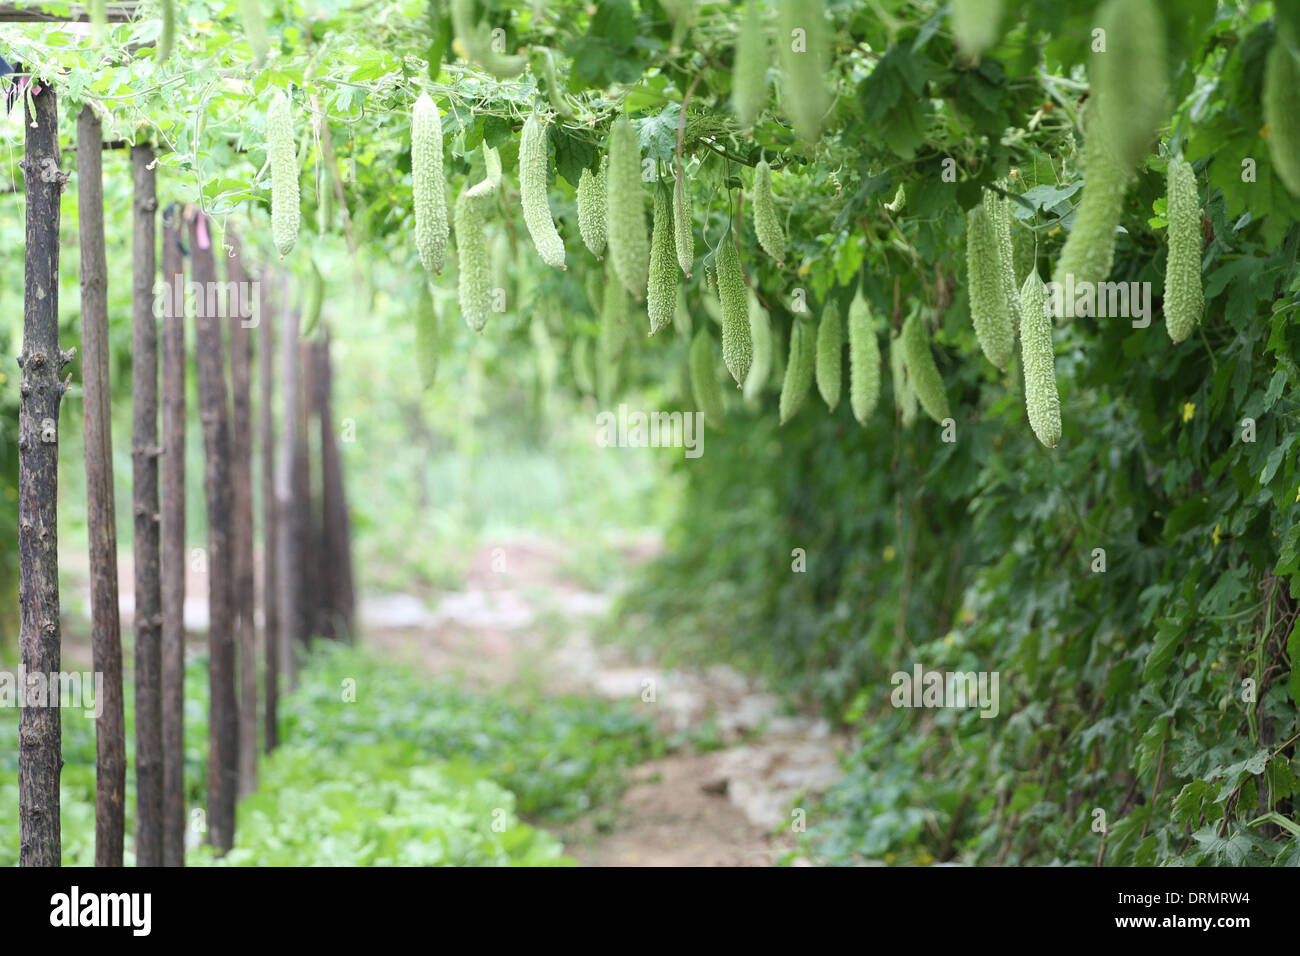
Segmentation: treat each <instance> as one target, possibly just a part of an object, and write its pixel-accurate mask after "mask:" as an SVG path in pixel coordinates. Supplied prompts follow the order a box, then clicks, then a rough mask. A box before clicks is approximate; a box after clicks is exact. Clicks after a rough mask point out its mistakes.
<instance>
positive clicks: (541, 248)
mask: <svg viewBox="0 0 1300 956" xmlns="http://www.w3.org/2000/svg"><path fill="white" fill-rule="evenodd" d="M546 160H547V157H546V130H544V129H543V128H542V124H541V121H539V120H538V119H537V117H536V115H533V116H530V117H528V119H527V120H525V121H524V129H523V132H522V133H521V134H520V137H519V199H520V202H521V204H522V205H523V207H524V224H525V225H526V226H527V227H528V234H529V235H530V236H532V237H533V245H535V246H536V247H537V254H538V255H539V256H541V257H542V261H543V262H545V263H546V264H547V265H548V266H551V267H552V268H555V269H563V268H566V267H565V265H564V240H563V239H561V238H560V234H559V233H558V232H557V231H556V229H555V220H554V219H552V218H551V207H550V205H549V203H548V202H547V198H546V172H547V161H546Z"/></svg>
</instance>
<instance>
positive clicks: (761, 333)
mask: <svg viewBox="0 0 1300 956" xmlns="http://www.w3.org/2000/svg"><path fill="white" fill-rule="evenodd" d="M749 338H750V341H751V343H752V344H753V349H754V357H753V359H752V361H751V362H750V363H749V374H748V375H746V376H745V384H744V386H743V389H744V392H745V401H747V402H750V403H754V402H756V401H757V400H758V397H759V395H760V394H761V393H762V391H763V386H764V385H766V384H767V376H768V373H769V372H771V370H772V323H771V320H770V319H769V317H768V314H767V310H766V309H764V308H763V307H762V306H761V305H760V304H759V303H758V302H756V301H752V300H751V301H750V303H749Z"/></svg>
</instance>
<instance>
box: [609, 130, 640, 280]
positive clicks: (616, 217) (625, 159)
mask: <svg viewBox="0 0 1300 956" xmlns="http://www.w3.org/2000/svg"><path fill="white" fill-rule="evenodd" d="M605 175H606V181H605V205H606V208H607V210H608V219H607V221H606V235H607V240H608V244H609V260H610V263H611V264H612V265H613V267H614V274H615V275H617V276H618V278H619V281H621V282H622V283H623V285H624V287H625V288H626V289H627V291H629V292H631V293H632V294H633V295H634V296H636V300H637V301H638V302H640V301H641V300H642V299H644V298H645V293H646V281H647V279H648V278H649V270H650V238H649V237H648V236H647V235H646V228H645V193H644V191H643V190H642V188H641V146H640V144H639V143H638V142H637V138H636V131H635V130H634V129H633V128H632V124H631V123H630V122H628V120H627V118H626V117H622V118H620V119H619V120H618V121H617V122H615V123H614V128H613V129H611V130H610V133H609V169H608V171H607V172H606V174H605Z"/></svg>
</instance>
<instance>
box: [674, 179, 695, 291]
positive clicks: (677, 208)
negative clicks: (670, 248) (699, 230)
mask: <svg viewBox="0 0 1300 956" xmlns="http://www.w3.org/2000/svg"><path fill="white" fill-rule="evenodd" d="M673 245H674V247H675V248H676V250H677V264H678V265H679V266H681V269H682V274H683V275H684V276H686V278H688V279H689V278H690V277H691V266H693V265H694V264H695V234H694V233H693V232H692V231H691V187H690V186H689V185H688V184H687V182H686V171H685V170H683V169H681V168H679V169H678V170H677V177H676V179H674V181H673Z"/></svg>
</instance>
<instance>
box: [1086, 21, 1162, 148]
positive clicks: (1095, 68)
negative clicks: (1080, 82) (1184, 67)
mask: <svg viewBox="0 0 1300 956" xmlns="http://www.w3.org/2000/svg"><path fill="white" fill-rule="evenodd" d="M1097 23H1098V24H1099V26H1100V28H1101V29H1102V30H1104V31H1105V34H1104V35H1105V50H1101V49H1094V51H1093V53H1092V58H1091V60H1090V61H1089V64H1088V79H1089V82H1090V84H1091V87H1092V99H1091V105H1090V107H1089V108H1090V109H1096V110H1097V122H1096V123H1093V122H1092V121H1090V125H1091V126H1095V127H1096V131H1097V132H1099V133H1100V134H1101V136H1102V139H1104V140H1105V141H1106V148H1107V151H1108V152H1109V153H1110V154H1111V156H1112V157H1113V159H1114V161H1115V162H1116V163H1117V164H1119V166H1120V167H1121V168H1122V169H1124V170H1126V171H1131V170H1133V169H1134V168H1136V166H1137V164H1138V163H1140V162H1141V161H1142V159H1143V158H1144V157H1145V156H1146V154H1147V150H1148V149H1149V148H1150V146H1151V143H1152V141H1153V140H1154V139H1155V135H1156V131H1157V130H1158V129H1159V128H1160V125H1161V124H1162V123H1164V122H1165V120H1166V119H1167V118H1168V113H1169V88H1168V83H1169V80H1168V66H1167V63H1166V60H1165V27H1164V22H1163V20H1162V18H1161V16H1160V11H1159V10H1158V9H1157V7H1156V4H1155V2H1154V0H1107V2H1106V3H1104V4H1102V6H1101V7H1100V8H1099V9H1098V11H1097Z"/></svg>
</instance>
